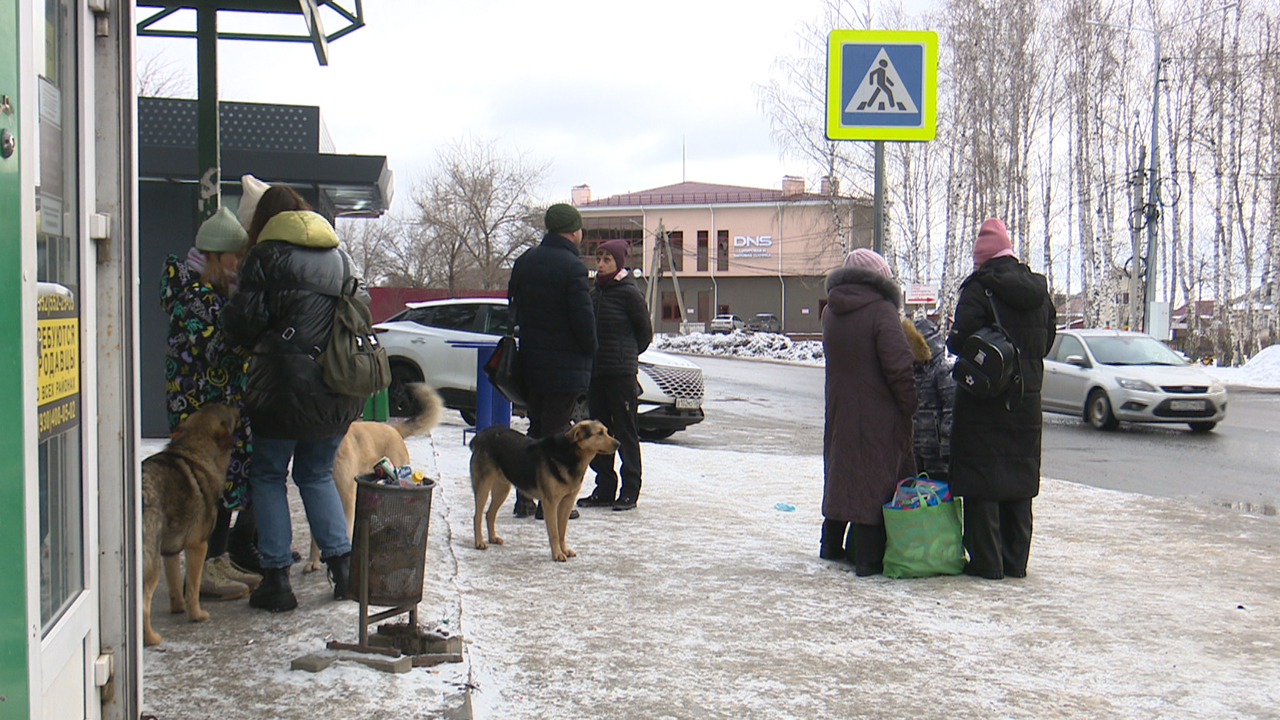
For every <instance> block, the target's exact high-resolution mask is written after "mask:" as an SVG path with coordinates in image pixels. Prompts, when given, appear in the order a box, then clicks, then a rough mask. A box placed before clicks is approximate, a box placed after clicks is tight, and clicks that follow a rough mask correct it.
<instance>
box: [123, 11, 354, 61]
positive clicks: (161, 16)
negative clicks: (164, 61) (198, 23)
mask: <svg viewBox="0 0 1280 720" xmlns="http://www.w3.org/2000/svg"><path fill="white" fill-rule="evenodd" d="M352 4H354V9H353V10H348V9H347V7H346V6H350V5H352ZM322 5H325V6H328V7H329V9H330V10H332V11H333V12H335V13H337V14H338V15H339V16H341V17H342V18H343V19H344V20H346V23H347V24H346V25H345V26H343V27H342V28H341V29H339V30H337V31H335V32H332V33H328V34H325V32H324V26H323V24H322V23H321V20H320V6H322ZM138 7H140V8H142V7H149V8H156V12H155V13H153V14H152V15H150V16H149V17H146V18H144V19H142V20H140V21H138V34H139V35H144V36H149V37H177V38H195V37H197V31H196V30H195V29H191V30H166V29H162V28H158V27H156V24H157V23H160V22H161V21H163V20H166V19H168V18H170V17H173V16H174V15H176V14H177V13H178V12H179V11H182V10H195V11H197V12H198V11H200V10H212V11H214V12H217V11H226V12H245V13H268V14H273V15H300V16H302V21H303V23H304V24H305V26H306V34H298V35H292V34H284V33H251V32H219V33H218V39H220V40H259V41H267V42H309V43H311V44H312V45H313V46H315V49H316V60H318V61H319V63H320V64H321V65H328V64H329V43H331V42H333V41H334V40H337V39H338V38H340V37H342V36H344V35H347V34H349V33H351V32H353V31H355V30H358V29H360V28H362V27H364V4H363V0H186V1H185V2H163V1H162V0H138Z"/></svg>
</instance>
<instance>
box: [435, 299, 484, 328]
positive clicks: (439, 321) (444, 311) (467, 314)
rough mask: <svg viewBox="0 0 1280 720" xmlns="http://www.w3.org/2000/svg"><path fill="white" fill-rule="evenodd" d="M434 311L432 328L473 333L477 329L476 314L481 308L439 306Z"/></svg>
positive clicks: (473, 306)
mask: <svg viewBox="0 0 1280 720" xmlns="http://www.w3.org/2000/svg"><path fill="white" fill-rule="evenodd" d="M434 310H435V313H434V314H433V315H432V316H431V326H432V327H438V328H444V329H446V330H466V331H471V330H475V328H476V314H477V313H478V311H479V310H480V308H479V307H478V306H476V305H439V306H437V307H435V308H434Z"/></svg>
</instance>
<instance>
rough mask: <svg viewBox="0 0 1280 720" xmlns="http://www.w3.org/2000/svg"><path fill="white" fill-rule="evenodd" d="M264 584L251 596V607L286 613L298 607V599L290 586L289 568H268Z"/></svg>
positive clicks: (263, 580) (263, 579)
mask: <svg viewBox="0 0 1280 720" xmlns="http://www.w3.org/2000/svg"><path fill="white" fill-rule="evenodd" d="M264 573H265V574H264V575H263V578H262V584H261V585H259V586H258V588H257V589H256V590H254V591H253V592H252V593H250V594H249V607H255V608H261V609H262V610H270V611H271V612H284V611H286V610H292V609H294V608H296V607H298V598H296V597H294V595H293V587H292V586H290V585H289V567H288V566H285V567H279V568H267V569H266V570H265V571H264Z"/></svg>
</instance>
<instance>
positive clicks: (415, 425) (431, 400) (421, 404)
mask: <svg viewBox="0 0 1280 720" xmlns="http://www.w3.org/2000/svg"><path fill="white" fill-rule="evenodd" d="M405 387H406V389H408V391H409V397H411V398H412V399H413V404H414V405H415V406H416V407H417V408H418V412H417V413H416V414H414V415H413V416H412V417H410V418H409V419H407V420H405V421H404V422H402V423H400V424H399V425H396V426H395V427H396V430H398V431H399V432H400V437H402V438H407V437H412V436H414V435H425V434H427V433H429V432H431V431H432V430H433V429H435V426H436V425H437V424H439V422H440V417H441V416H442V415H443V414H444V401H443V400H441V399H440V393H438V392H436V391H435V388H433V387H431V386H430V385H428V384H426V383H412V384H410V385H406V386H405Z"/></svg>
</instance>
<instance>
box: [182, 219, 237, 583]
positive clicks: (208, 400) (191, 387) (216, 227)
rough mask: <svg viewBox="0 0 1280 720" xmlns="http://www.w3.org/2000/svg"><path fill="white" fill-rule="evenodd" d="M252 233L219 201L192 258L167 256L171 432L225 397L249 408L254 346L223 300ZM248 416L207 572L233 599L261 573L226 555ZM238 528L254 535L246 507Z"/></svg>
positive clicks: (227, 401)
mask: <svg viewBox="0 0 1280 720" xmlns="http://www.w3.org/2000/svg"><path fill="white" fill-rule="evenodd" d="M248 240H249V236H248V234H247V233H246V232H245V230H244V227H243V226H241V225H240V221H239V220H237V219H236V216H235V215H233V214H232V213H231V211H229V210H227V209H226V208H219V210H218V212H217V213H216V214H214V216H213V217H211V218H209V219H208V220H206V221H205V222H204V223H203V224H202V225H201V226H200V231H199V232H198V233H197V234H196V244H195V247H193V248H191V249H190V250H189V251H187V256H186V257H185V258H179V257H178V256H177V255H170V256H168V258H166V259H165V264H164V273H163V276H162V278H161V282H160V305H161V306H162V307H163V308H164V310H165V312H166V313H168V315H169V341H168V351H167V357H166V358H165V399H166V401H167V403H168V415H169V434H170V435H171V436H172V435H174V434H176V433H177V430H178V425H179V424H181V423H182V421H183V420H185V419H186V418H187V416H189V415H191V414H192V413H194V412H196V411H197V410H199V409H200V408H202V407H204V406H205V405H209V404H212V403H225V404H227V405H232V406H234V407H237V408H242V405H243V402H242V397H243V395H244V388H245V379H246V374H245V370H246V367H247V364H248V361H249V350H248V349H247V348H243V347H239V346H237V345H233V344H231V343H230V342H229V341H228V340H227V338H226V336H225V335H224V334H223V332H222V318H221V315H222V306H223V305H224V304H225V303H226V302H227V299H228V298H229V297H230V296H231V293H232V292H234V290H235V285H236V269H237V268H238V267H239V264H240V258H241V256H243V255H244V251H245V246H246V245H247V244H248ZM251 438H252V435H251V431H250V427H249V419H248V417H247V416H245V415H244V414H243V413H241V416H240V425H239V427H237V428H236V433H235V447H234V448H233V449H232V452H231V464H230V466H229V467H228V468H227V483H226V487H225V489H224V491H223V494H222V504H221V506H220V507H219V510H218V522H217V523H216V524H215V525H214V529H213V533H212V535H211V536H210V538H209V552H208V555H207V558H208V559H207V560H206V561H205V567H204V572H203V574H202V576H201V578H202V579H201V583H200V592H201V595H202V596H204V597H211V598H215V599H220V600H232V599H235V598H239V597H244V596H245V595H247V594H248V593H249V590H250V589H252V588H253V587H255V586H256V585H257V584H258V583H259V582H261V580H262V578H261V576H259V575H257V574H254V573H246V572H241V571H239V570H237V569H236V568H234V567H232V566H231V563H230V561H229V559H228V558H227V557H224V555H225V553H226V551H227V543H228V536H229V534H230V525H231V513H232V511H235V510H241V511H243V510H246V509H247V508H248V506H249V454H250V452H251V451H252V449H253V448H252V444H251ZM236 535H237V539H239V536H240V535H248V537H249V543H248V544H249V545H250V546H251V545H252V540H251V538H252V535H253V521H252V514H251V513H246V512H241V513H240V517H239V519H238V520H237V522H236Z"/></svg>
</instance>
